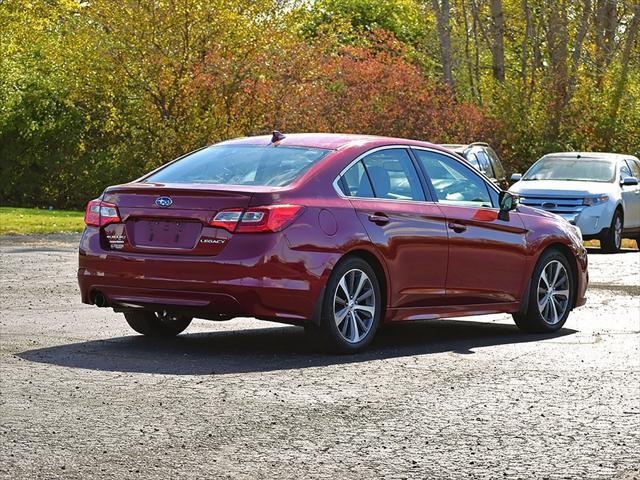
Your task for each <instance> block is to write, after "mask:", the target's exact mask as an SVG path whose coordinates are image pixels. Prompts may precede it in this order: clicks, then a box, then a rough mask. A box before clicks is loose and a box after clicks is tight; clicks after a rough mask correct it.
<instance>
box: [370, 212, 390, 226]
mask: <svg viewBox="0 0 640 480" xmlns="http://www.w3.org/2000/svg"><path fill="white" fill-rule="evenodd" d="M369 221H370V222H373V223H375V224H376V225H385V224H387V223H389V217H387V216H386V215H385V214H384V213H379V212H378V213H372V214H370V215H369Z"/></svg>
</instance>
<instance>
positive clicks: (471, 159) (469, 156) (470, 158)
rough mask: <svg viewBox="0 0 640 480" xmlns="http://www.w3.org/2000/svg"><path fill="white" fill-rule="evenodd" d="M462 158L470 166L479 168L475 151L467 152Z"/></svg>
mask: <svg viewBox="0 0 640 480" xmlns="http://www.w3.org/2000/svg"><path fill="white" fill-rule="evenodd" d="M464 158H465V159H466V160H467V162H469V163H470V164H471V166H472V167H474V168H475V169H477V170H480V162H479V161H478V156H477V155H476V154H475V153H473V152H469V153H467V154H466V155H465V156H464Z"/></svg>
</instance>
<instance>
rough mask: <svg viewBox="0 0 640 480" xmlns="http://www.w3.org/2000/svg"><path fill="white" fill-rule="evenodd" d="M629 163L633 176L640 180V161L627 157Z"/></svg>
mask: <svg viewBox="0 0 640 480" xmlns="http://www.w3.org/2000/svg"><path fill="white" fill-rule="evenodd" d="M627 164H628V165H629V169H630V170H631V176H632V177H636V178H637V179H638V180H640V162H638V161H637V160H633V159H632V158H629V159H627Z"/></svg>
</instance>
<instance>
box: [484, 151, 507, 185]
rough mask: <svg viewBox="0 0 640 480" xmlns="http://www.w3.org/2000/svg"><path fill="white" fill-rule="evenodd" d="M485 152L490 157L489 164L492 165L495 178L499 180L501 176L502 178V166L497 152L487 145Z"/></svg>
mask: <svg viewBox="0 0 640 480" xmlns="http://www.w3.org/2000/svg"><path fill="white" fill-rule="evenodd" d="M487 153H488V154H489V157H490V158H491V164H492V165H493V171H494V173H495V174H496V179H498V180H500V179H501V178H504V168H503V167H502V162H501V161H500V157H498V154H497V153H496V152H495V150H494V149H493V148H491V147H487Z"/></svg>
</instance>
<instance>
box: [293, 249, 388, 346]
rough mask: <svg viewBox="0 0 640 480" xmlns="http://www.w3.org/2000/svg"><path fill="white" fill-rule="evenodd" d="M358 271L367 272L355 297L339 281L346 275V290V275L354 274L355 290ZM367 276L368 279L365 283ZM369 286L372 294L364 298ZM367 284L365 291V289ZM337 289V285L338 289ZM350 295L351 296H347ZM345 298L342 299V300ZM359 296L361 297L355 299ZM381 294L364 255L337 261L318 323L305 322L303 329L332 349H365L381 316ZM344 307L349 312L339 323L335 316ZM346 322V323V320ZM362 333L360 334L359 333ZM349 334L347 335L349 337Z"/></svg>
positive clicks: (321, 343)
mask: <svg viewBox="0 0 640 480" xmlns="http://www.w3.org/2000/svg"><path fill="white" fill-rule="evenodd" d="M361 273H364V274H365V275H366V278H365V280H364V281H363V282H364V284H363V285H364V286H363V287H362V292H364V293H360V294H359V295H358V298H354V297H355V296H354V297H349V296H348V294H345V293H346V292H345V290H344V289H343V288H342V287H341V286H340V281H341V280H342V278H343V277H345V275H347V277H345V278H346V279H345V283H344V285H347V287H348V290H349V285H348V282H349V279H350V278H353V279H354V280H353V284H354V287H355V288H354V289H353V290H354V291H357V285H355V284H356V283H358V284H359V283H360V280H361V278H362V275H361ZM367 280H368V283H367ZM369 287H370V290H371V291H372V292H373V293H372V295H370V296H368V297H366V298H364V296H365V295H367V294H368V293H369ZM365 288H367V290H366V291H365V290H364V289H365ZM338 289H340V290H339V291H338ZM349 298H351V300H349ZM343 299H344V300H343ZM358 299H361V300H358ZM340 302H343V303H344V305H345V306H344V307H343V309H338V311H337V312H336V307H335V306H336V305H340ZM365 307H366V308H367V309H371V307H373V313H372V314H371V312H368V311H365V310H364V308H365ZM382 309H383V305H382V295H381V292H380V282H379V280H378V278H377V276H376V272H375V271H374V269H373V268H372V267H371V266H370V265H369V264H368V263H367V262H366V261H364V260H363V259H361V258H358V257H352V258H348V259H347V260H345V261H343V262H340V263H339V264H338V265H337V266H336V267H335V268H334V270H333V272H332V273H331V276H330V277H329V281H328V282H327V287H326V289H325V294H324V299H323V301H322V310H321V314H320V325H316V324H313V323H309V324H307V325H306V326H305V332H306V333H307V334H308V335H309V336H310V338H311V340H312V341H313V342H314V344H316V345H317V346H318V347H319V348H321V349H322V350H324V351H326V352H332V353H356V352H359V351H362V350H364V349H365V348H366V347H367V346H368V345H369V344H370V343H371V341H372V340H373V338H374V336H375V334H376V331H377V330H378V326H379V325H380V320H381V318H382ZM343 310H348V313H347V314H346V316H345V317H343V319H342V321H341V323H339V325H340V327H339V326H338V323H337V322H338V321H339V320H338V318H339V317H340V316H341V315H339V314H340V313H341V312H343ZM345 322H347V323H348V324H347V323H345ZM360 333H362V335H359V334H360ZM349 338H350V339H349Z"/></svg>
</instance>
